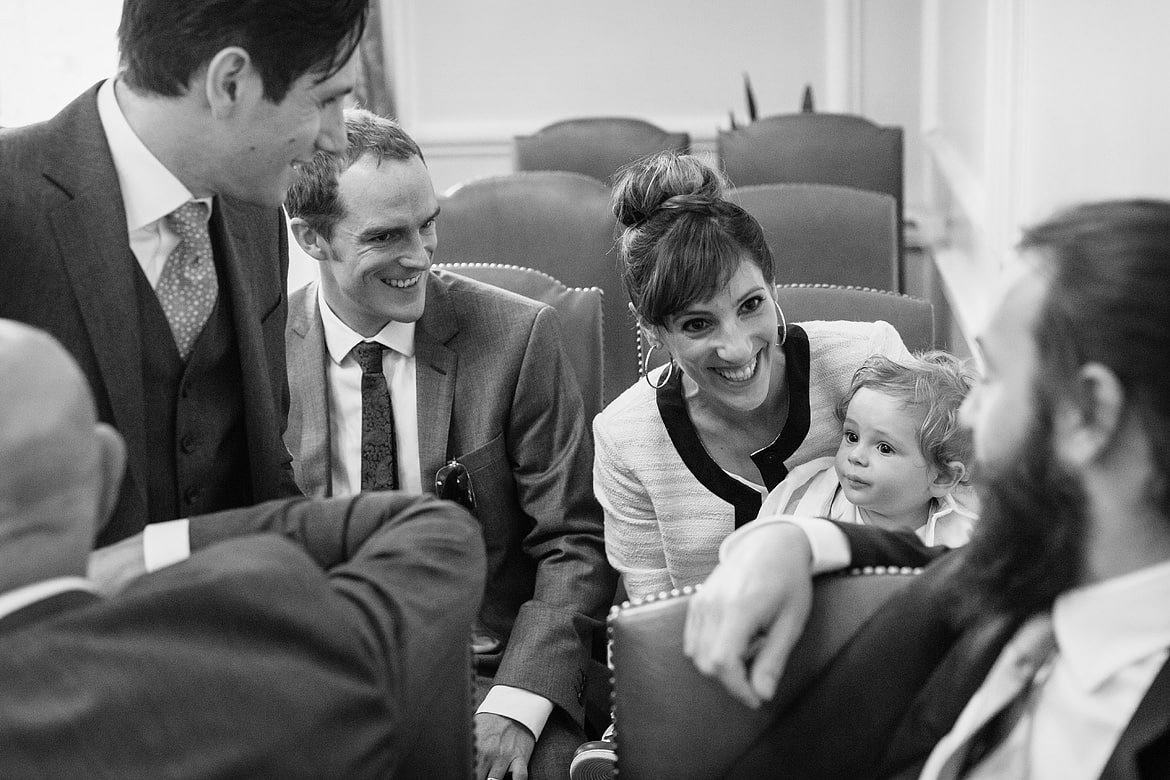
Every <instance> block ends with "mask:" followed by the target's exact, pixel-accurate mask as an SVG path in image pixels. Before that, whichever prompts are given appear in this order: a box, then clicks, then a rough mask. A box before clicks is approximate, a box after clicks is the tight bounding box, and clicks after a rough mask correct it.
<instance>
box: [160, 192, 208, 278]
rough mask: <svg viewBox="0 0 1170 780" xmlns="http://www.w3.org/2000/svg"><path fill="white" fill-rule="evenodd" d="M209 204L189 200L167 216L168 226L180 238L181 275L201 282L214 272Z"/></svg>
mask: <svg viewBox="0 0 1170 780" xmlns="http://www.w3.org/2000/svg"><path fill="white" fill-rule="evenodd" d="M207 214H208V210H207V204H206V203H202V202H200V201H197V200H189V201H187V202H186V203H184V204H183V205H182V206H179V207H178V208H177V209H175V210H174V211H172V212H171V213H170V214H167V224H168V225H170V228H171V230H173V231H175V235H177V236H178V237H179V241H180V242H181V243H180V246H182V247H183V256H184V261H185V262H184V263H183V266H182V268H181V269H180V273H181V274H182V275H183V276H184V277H186V278H187V279H189V280H191V281H199V280H202V279H204V278H206V276H207V275H208V274H209V273H212V272H213V271H214V265H213V264H212V262H211V234H210V233H209V232H208V230H207Z"/></svg>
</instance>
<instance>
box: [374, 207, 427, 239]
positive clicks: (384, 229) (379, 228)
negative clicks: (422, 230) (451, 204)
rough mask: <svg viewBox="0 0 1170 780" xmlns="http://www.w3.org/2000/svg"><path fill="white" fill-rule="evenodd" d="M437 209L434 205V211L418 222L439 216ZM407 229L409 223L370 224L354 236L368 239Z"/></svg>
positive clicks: (422, 223)
mask: <svg viewBox="0 0 1170 780" xmlns="http://www.w3.org/2000/svg"><path fill="white" fill-rule="evenodd" d="M439 210H440V209H439V207H438V206H436V207H435V210H434V212H433V213H432V214H431V215H430V216H429V217H427V218H426V219H424V220H422V222H420V223H419V224H420V225H425V224H426V223H428V222H431V221H433V220H434V219H436V218H437V217H438V216H439ZM409 229H410V226H409V225H371V226H370V227H368V228H366V229H365V230H362V231H360V232H358V233H356V234H355V238H357V240H358V241H370V240H371V239H374V238H377V237H378V236H384V235H401V234H403V233H405V232H406V231H407V230H409Z"/></svg>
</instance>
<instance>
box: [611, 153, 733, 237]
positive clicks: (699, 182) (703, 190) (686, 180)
mask: <svg viewBox="0 0 1170 780" xmlns="http://www.w3.org/2000/svg"><path fill="white" fill-rule="evenodd" d="M725 189H726V182H725V181H724V179H723V176H722V175H721V174H720V173H719V172H718V171H716V170H715V169H714V168H712V167H711V166H709V165H707V163H705V162H703V161H702V160H701V159H700V158H698V157H696V156H694V155H692V154H680V153H678V152H658V153H657V154H654V155H651V156H649V157H644V158H642V159H640V160H635V161H634V162H632V163H630V164H629V165H627V166H625V167H624V168H622V169H621V170H619V171H618V173H617V183H616V184H615V185H614V189H613V200H612V205H613V215H614V216H615V217H617V220H618V222H620V223H621V224H622V225H623V226H624V227H627V228H629V227H633V226H634V225H637V224H638V223H640V222H643V221H645V220H647V219H649V218H650V217H652V216H653V215H654V214H655V213H656V212H657V211H658V210H659V209H663V208H670V209H684V210H687V211H694V210H699V209H703V208H706V207H708V206H710V205H711V204H712V203H714V202H715V201H717V200H720V199H722V197H723V193H724V191H725Z"/></svg>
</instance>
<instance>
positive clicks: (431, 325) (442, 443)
mask: <svg viewBox="0 0 1170 780" xmlns="http://www.w3.org/2000/svg"><path fill="white" fill-rule="evenodd" d="M458 332H459V324H458V319H457V315H456V312H455V308H454V306H452V304H451V298H450V296H449V295H448V294H447V287H446V285H444V284H443V282H442V280H440V279H439V277H437V276H436V275H435V274H433V273H432V274H429V275H428V278H427V304H426V309H425V310H424V311H423V316H422V318H421V319H420V320H419V321H418V325H417V327H416V328H415V335H414V349H415V371H416V372H417V376H416V379H415V387H416V391H417V395H418V460H419V468H420V469H421V475H422V480H423V489H424V490H425V489H427V487H428V484H429V483H428V481H427V480H428V478H429V477H430V475H433V474H434V473H435V472H436V471H437V470H438V469H439V467H440V466H442V465H443V463H444V461H445V460H446V459H447V444H448V442H447V439H448V435H449V433H450V430H451V412H452V407H453V405H454V402H455V378H456V375H457V370H458V366H459V355H458V353H456V352H455V351H454V350H452V349H451V348H450V347H448V346H447V343H448V342H449V341H450V340H451V339H452V338H454V337H455V335H456V334H457V333H458Z"/></svg>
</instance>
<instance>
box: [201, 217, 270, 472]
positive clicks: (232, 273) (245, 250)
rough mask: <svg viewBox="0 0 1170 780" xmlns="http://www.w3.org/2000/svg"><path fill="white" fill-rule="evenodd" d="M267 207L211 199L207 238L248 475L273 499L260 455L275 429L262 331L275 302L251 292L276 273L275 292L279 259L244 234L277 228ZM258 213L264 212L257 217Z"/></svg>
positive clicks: (265, 243) (266, 449)
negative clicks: (228, 336) (227, 318)
mask: <svg viewBox="0 0 1170 780" xmlns="http://www.w3.org/2000/svg"><path fill="white" fill-rule="evenodd" d="M270 211H272V210H269V209H260V208H259V207H256V206H248V205H246V204H242V203H239V202H238V201H233V200H232V199H231V198H225V197H222V196H221V197H216V199H215V208H214V209H213V210H212V215H211V223H212V224H211V226H212V236H213V238H215V239H217V245H216V247H215V249H216V255H217V260H218V265H217V267H218V268H220V269H221V270H222V272H223V273H224V274H225V275H226V278H227V289H228V295H229V297H230V299H231V307H232V324H233V325H234V327H235V331H236V343H237V345H238V346H239V350H240V367H241V375H242V377H243V384H244V387H243V398H244V420H245V421H246V424H247V437H248V450H249V452H251V453H253V454H254V455H253V457H252V458H250V459H249V460H250V465H251V471H252V490H253V495H274V494H275V493H276V487H275V486H273V485H265V484H264V482H265V480H266V479H267V478H268V477H267V475H268V474H270V473H271V470H270V469H268V468H267V467H266V464H265V463H264V462H263V461H262V458H261V457H260V455H259V453H266V452H270V451H271V449H272V442H269V441H265V440H264V438H263V437H264V435H265V434H266V433H267V432H270V431H280V430H281V425H280V422H279V421H278V420H277V419H276V416H277V410H276V408H275V405H274V401H273V396H272V387H271V385H270V381H269V377H270V376H271V373H270V371H269V365H268V354H267V351H266V350H265V346H264V334H263V332H262V329H261V321H262V318H263V317H265V316H266V315H267V314H268V313H269V312H270V311H271V310H272V309H273V308H274V307H275V306H276V304H277V303H279V301H261V300H257V298H256V290H263V289H265V285H264V284H263V282H261V281H260V280H259V277H263V276H264V275H266V274H275V275H277V276H279V277H281V278H280V279H279V281H277V282H276V283H275V284H274V285H269V286H268V289H274V290H280V289H281V288H282V286H283V274H282V272H281V267H280V258H278V257H272V256H270V255H268V254H266V253H265V250H266V249H269V248H270V247H271V244H270V243H269V242H268V241H258V240H256V239H257V236H255V235H253V234H251V233H250V232H249V230H250V229H251V230H256V229H260V228H258V227H257V226H260V225H263V224H265V223H267V224H269V225H271V227H272V229H276V222H277V220H275V219H273V218H272V217H271V216H270V214H269V212H270ZM261 212H263V213H261Z"/></svg>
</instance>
